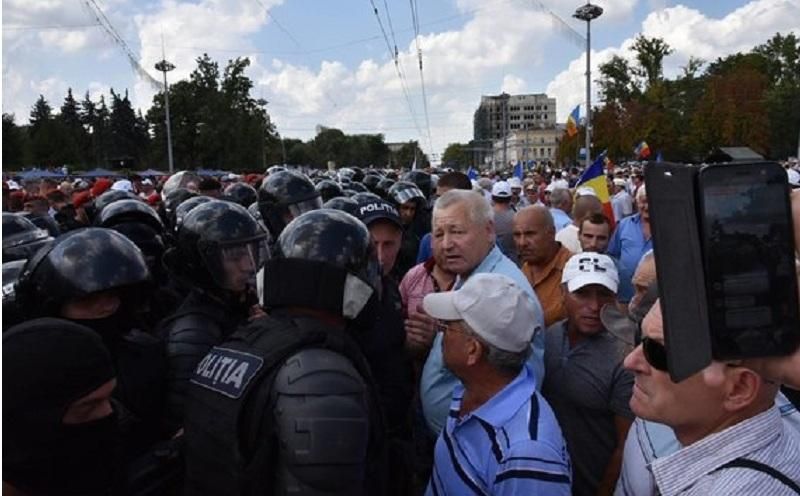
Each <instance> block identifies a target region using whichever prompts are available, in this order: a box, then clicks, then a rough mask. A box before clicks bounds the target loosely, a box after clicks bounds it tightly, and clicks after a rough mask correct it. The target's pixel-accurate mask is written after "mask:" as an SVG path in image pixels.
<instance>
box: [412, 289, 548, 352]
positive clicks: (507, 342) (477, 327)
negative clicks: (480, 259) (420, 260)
mask: <svg viewBox="0 0 800 496" xmlns="http://www.w3.org/2000/svg"><path fill="white" fill-rule="evenodd" d="M422 307H423V308H424V309H425V312H426V313H427V314H428V315H430V316H431V317H433V318H435V319H439V320H463V321H464V322H466V323H467V325H468V326H469V327H470V329H472V330H473V331H474V332H475V334H477V335H478V336H480V337H481V339H483V340H485V341H486V342H487V343H489V344H491V345H492V346H494V347H496V348H499V349H501V350H504V351H510V352H519V351H523V350H524V349H525V348H526V347H527V346H530V342H531V339H533V333H534V330H535V328H536V325H535V324H534V323H535V322H537V321H539V320H540V319H541V315H536V310H535V308H534V306H533V302H532V301H531V299H530V298H529V297H528V295H527V294H525V292H524V291H522V289H520V287H519V286H517V284H516V283H515V282H514V280H513V279H511V278H510V277H508V276H504V275H502V274H475V275H473V276H471V277H470V278H469V279H467V282H465V283H464V285H463V286H462V287H461V288H460V289H458V290H456V291H447V292H444V293H430V294H429V295H427V296H426V297H425V299H424V300H422Z"/></svg>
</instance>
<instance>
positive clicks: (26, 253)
mask: <svg viewBox="0 0 800 496" xmlns="http://www.w3.org/2000/svg"><path fill="white" fill-rule="evenodd" d="M52 242H53V238H52V237H51V236H50V234H48V233H47V231H45V230H44V229H39V228H38V227H36V225H34V223H33V222H31V221H30V220H28V219H26V218H25V217H23V216H21V215H18V214H12V213H9V212H3V262H4V263H5V262H10V261H13V260H25V259H28V258H30V257H32V256H33V254H34V253H36V252H37V251H38V250H39V248H41V247H43V246H47V245H48V244H50V243H52Z"/></svg>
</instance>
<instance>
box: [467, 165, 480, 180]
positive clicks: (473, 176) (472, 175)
mask: <svg viewBox="0 0 800 496" xmlns="http://www.w3.org/2000/svg"><path fill="white" fill-rule="evenodd" d="M467 177H468V178H469V180H470V181H476V180H477V179H478V171H476V170H475V169H473V168H472V166H470V168H469V169H467Z"/></svg>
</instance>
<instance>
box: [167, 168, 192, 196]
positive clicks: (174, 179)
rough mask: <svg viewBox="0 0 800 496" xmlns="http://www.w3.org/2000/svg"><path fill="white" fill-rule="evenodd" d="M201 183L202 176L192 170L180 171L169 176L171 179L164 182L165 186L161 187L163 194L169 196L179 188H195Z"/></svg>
mask: <svg viewBox="0 0 800 496" xmlns="http://www.w3.org/2000/svg"><path fill="white" fill-rule="evenodd" d="M199 184H200V176H198V175H197V174H195V173H194V172H192V171H185V170H184V171H178V172H176V173H175V174H173V175H171V176H169V179H167V181H166V182H165V183H164V186H163V187H162V188H161V196H163V197H164V198H166V197H167V196H169V195H170V194H171V193H172V192H173V191H175V190H178V189H180V188H190V189H194V188H196V187H197V186H198V185H199Z"/></svg>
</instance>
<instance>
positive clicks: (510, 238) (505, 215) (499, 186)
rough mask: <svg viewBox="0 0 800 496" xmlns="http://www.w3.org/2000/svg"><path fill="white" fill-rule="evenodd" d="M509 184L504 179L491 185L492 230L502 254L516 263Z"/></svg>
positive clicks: (512, 210)
mask: <svg viewBox="0 0 800 496" xmlns="http://www.w3.org/2000/svg"><path fill="white" fill-rule="evenodd" d="M511 201H512V193H511V186H510V185H509V184H508V183H507V182H506V181H497V182H496V183H494V186H492V210H493V211H494V232H495V234H496V235H497V246H499V247H500V251H502V252H503V255H505V256H507V257H508V258H510V259H511V261H513V262H514V263H517V250H516V248H515V247H514V235H513V234H512V231H513V229H514V209H513V208H512V206H511Z"/></svg>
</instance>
